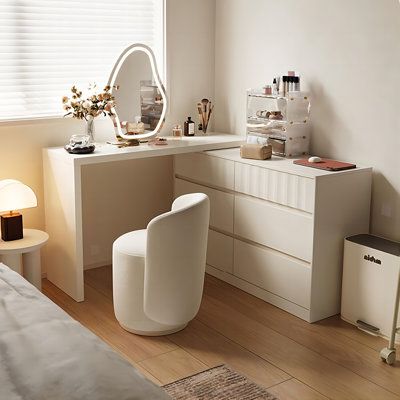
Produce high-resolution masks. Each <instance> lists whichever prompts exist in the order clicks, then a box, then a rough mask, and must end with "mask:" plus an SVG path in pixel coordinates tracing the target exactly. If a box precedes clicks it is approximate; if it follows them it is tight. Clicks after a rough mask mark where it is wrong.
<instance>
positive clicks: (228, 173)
mask: <svg viewBox="0 0 400 400" xmlns="http://www.w3.org/2000/svg"><path fill="white" fill-rule="evenodd" d="M174 168H175V174H177V175H180V176H183V177H186V178H189V179H193V180H195V181H199V182H202V183H208V184H210V185H213V186H218V187H221V188H225V189H230V190H233V188H234V173H235V171H234V169H235V167H234V162H233V161H230V160H223V159H221V158H217V157H212V156H208V155H206V154H203V153H191V154H182V155H176V156H175V158H174Z"/></svg>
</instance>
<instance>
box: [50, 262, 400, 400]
mask: <svg viewBox="0 0 400 400" xmlns="http://www.w3.org/2000/svg"><path fill="white" fill-rule="evenodd" d="M43 292H44V293H45V294H46V295H47V296H48V297H50V298H51V299H52V300H53V301H54V302H55V303H57V304H58V305H59V306H61V307H62V308H63V309H64V310H65V311H67V312H68V313H69V314H70V315H71V316H72V317H73V318H75V319H77V320H78V321H80V322H81V323H82V324H83V325H85V326H86V327H87V328H89V329H90V330H91V331H93V332H94V333H95V334H96V335H98V336H99V337H100V338H102V339H103V340H104V341H105V342H107V343H108V344H109V345H110V346H111V347H113V348H114V349H115V350H116V351H117V352H119V353H120V354H121V355H123V356H124V357H125V358H126V359H128V360H129V361H130V362H131V363H132V364H133V365H135V366H136V367H137V368H138V369H139V370H140V371H142V372H143V373H144V374H145V375H146V376H148V377H149V378H150V379H151V380H153V381H154V382H156V383H157V384H159V385H162V384H166V383H168V382H172V381H175V380H177V379H179V378H182V377H185V376H188V375H192V374H194V373H196V372H200V371H203V370H205V369H208V368H210V367H213V366H216V365H219V364H222V363H226V364H229V365H230V366H231V367H233V368H234V369H235V370H236V371H238V372H241V373H242V374H244V375H246V376H248V377H249V378H250V379H252V380H253V381H255V382H257V383H259V384H260V385H262V386H264V387H266V388H268V390H269V391H270V392H272V393H274V394H276V395H277V396H279V399H280V400H295V399H296V400H300V399H301V400H308V399H313V400H322V399H327V398H329V399H349V400H356V399H362V400H368V399H371V400H372V399H373V400H386V399H399V400H400V361H399V360H398V361H397V362H396V364H395V365H394V366H392V367H390V366H388V365H385V364H384V363H383V362H381V361H380V359H379V351H380V349H381V348H382V347H384V346H385V345H386V342H385V341H384V340H382V339H380V338H376V337H373V336H370V335H367V334H365V333H362V332H360V331H358V330H357V329H355V328H354V327H353V326H351V325H349V324H346V323H344V322H343V321H341V320H340V319H339V318H338V317H332V318H329V319H326V320H324V321H321V322H319V323H315V324H308V323H306V322H304V321H302V320H300V319H298V318H296V317H294V316H292V315H290V314H288V313H286V312H284V311H282V310H280V309H278V308H276V307H273V306H271V305H270V304H268V303H265V302H263V301H261V300H259V299H257V298H255V297H253V296H251V295H248V294H247V293H244V292H242V291H241V290H239V289H236V288H234V287H232V286H230V285H228V284H226V283H224V282H221V281H219V280H218V279H215V278H213V277H210V276H207V279H206V285H205V290H204V298H203V302H202V306H201V309H200V312H199V314H198V316H197V317H196V319H195V320H194V321H192V322H191V323H190V324H189V326H188V327H187V328H186V329H185V330H183V331H181V332H178V333H176V334H173V335H169V336H164V337H159V338H150V337H142V336H136V335H133V334H130V333H128V332H126V331H124V330H123V329H122V328H121V327H120V326H119V325H118V323H117V321H116V319H115V317H114V313H113V306H112V283H111V268H110V267H103V268H97V269H94V270H90V271H87V272H86V273H85V296H86V300H85V301H84V302H83V303H76V302H75V301H73V300H72V299H71V298H70V297H68V296H67V295H65V294H64V293H63V292H62V291H60V290H59V289H57V288H56V287H55V286H54V285H52V284H51V283H50V282H48V281H47V280H44V282H43Z"/></svg>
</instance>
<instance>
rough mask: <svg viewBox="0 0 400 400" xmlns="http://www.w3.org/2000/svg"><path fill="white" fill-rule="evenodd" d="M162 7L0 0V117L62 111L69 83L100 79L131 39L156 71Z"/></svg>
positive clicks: (132, 0)
mask: <svg viewBox="0 0 400 400" xmlns="http://www.w3.org/2000/svg"><path fill="white" fill-rule="evenodd" d="M163 12H164V11H163V0H111V1H110V0H96V1H87V0H66V1H64V0H1V2H0V91H1V96H0V120H16V119H29V118H36V117H47V116H60V115H62V114H63V110H62V105H61V97H62V96H63V95H67V94H69V90H70V88H71V86H72V85H76V86H77V87H79V88H80V89H86V88H87V87H88V86H89V84H91V83H96V84H97V85H98V86H99V87H102V86H104V85H105V84H106V83H107V81H108V78H109V74H110V72H111V70H112V67H113V65H114V63H115V61H116V60H117V58H118V56H119V55H120V53H121V52H122V51H123V50H124V49H125V48H126V47H128V46H129V45H131V44H132V43H135V42H140V43H144V44H146V45H148V46H150V47H151V48H152V49H153V50H154V52H155V55H156V58H157V60H158V64H159V69H160V74H161V75H162V74H163V68H162V66H163V62H164V60H163V43H164V39H163V32H164V28H163Z"/></svg>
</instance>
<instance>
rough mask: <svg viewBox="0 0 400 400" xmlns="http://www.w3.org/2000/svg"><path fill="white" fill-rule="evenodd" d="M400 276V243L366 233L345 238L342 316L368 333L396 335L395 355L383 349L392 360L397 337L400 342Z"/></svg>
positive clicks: (394, 338)
mask: <svg viewBox="0 0 400 400" xmlns="http://www.w3.org/2000/svg"><path fill="white" fill-rule="evenodd" d="M399 280H400V243H396V242H392V241H390V240H387V239H383V238H380V237H377V236H373V235H365V234H364V235H356V236H351V237H348V238H346V239H345V245H344V260H343V283H342V308H341V317H342V319H344V320H345V321H347V322H350V323H351V324H354V325H357V326H358V327H359V328H360V329H362V330H364V331H366V332H368V333H371V334H373V335H379V336H383V337H386V338H389V339H390V338H392V339H393V344H392V346H391V345H390V344H389V347H388V348H387V350H388V351H389V352H390V353H391V355H386V354H382V353H383V352H384V350H385V349H384V350H382V353H381V357H382V358H383V359H385V361H386V362H388V364H391V362H389V361H388V359H387V357H389V358H390V359H391V360H392V359H393V354H392V353H393V351H394V359H395V357H396V354H395V350H394V341H395V340H396V341H397V342H400V335H399V329H398V328H397V320H398V317H399V305H398V303H399V292H400V290H399ZM396 331H397V335H396ZM392 347H393V349H391V348H392ZM393 362H394V360H393Z"/></svg>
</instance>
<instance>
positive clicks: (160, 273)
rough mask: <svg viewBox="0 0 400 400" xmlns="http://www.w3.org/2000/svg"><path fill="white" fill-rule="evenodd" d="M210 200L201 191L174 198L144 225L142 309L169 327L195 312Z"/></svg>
mask: <svg viewBox="0 0 400 400" xmlns="http://www.w3.org/2000/svg"><path fill="white" fill-rule="evenodd" d="M209 219H210V201H209V199H208V197H207V195H205V194H204V193H192V194H186V195H183V196H180V197H178V198H177V199H176V200H175V201H174V202H173V204H172V209H171V211H169V212H167V213H165V214H162V215H159V216H158V217H156V218H154V219H153V220H152V221H151V222H150V223H149V225H148V226H147V250H146V265H145V274H144V311H145V313H146V315H147V316H148V317H149V318H151V319H153V320H155V321H157V322H159V323H164V324H168V325H178V324H182V323H185V322H187V321H190V320H191V319H193V318H194V317H195V315H196V314H197V312H198V310H199V307H200V303H201V297H202V293H203V285H204V273H205V265H206V252H207V238H208V225H209Z"/></svg>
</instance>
